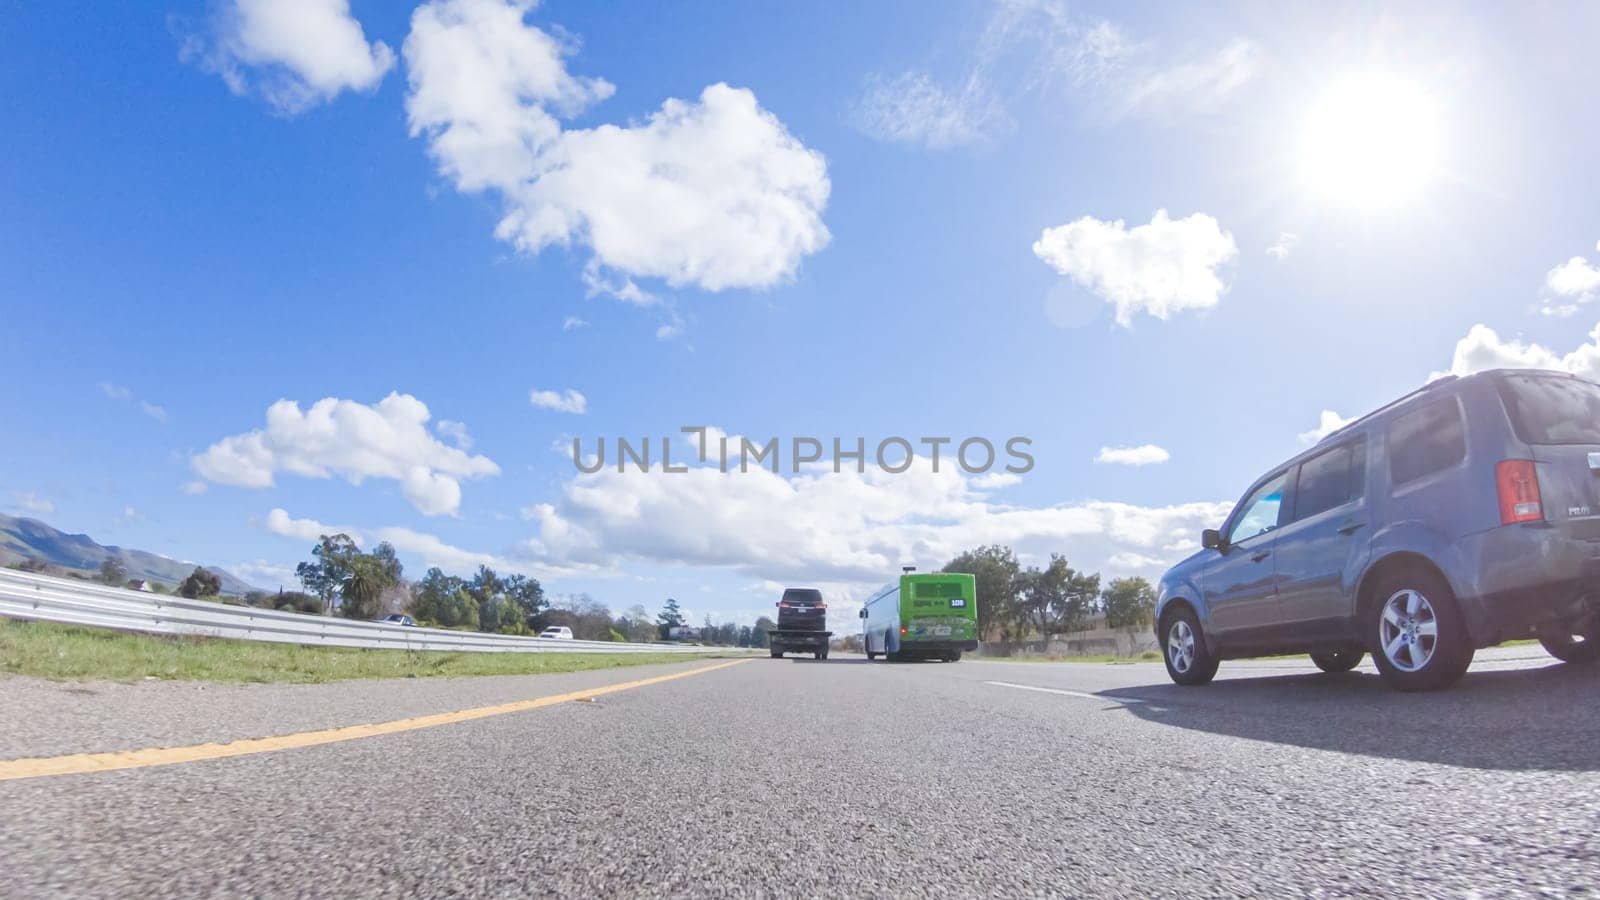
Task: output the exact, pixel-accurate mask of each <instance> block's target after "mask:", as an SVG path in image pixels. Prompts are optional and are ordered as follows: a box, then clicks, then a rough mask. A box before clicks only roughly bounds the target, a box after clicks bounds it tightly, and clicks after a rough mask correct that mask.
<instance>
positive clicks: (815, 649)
mask: <svg viewBox="0 0 1600 900" xmlns="http://www.w3.org/2000/svg"><path fill="white" fill-rule="evenodd" d="M832 636H833V632H831V631H829V630H828V604H826V603H824V602H822V592H821V591H819V590H817V589H816V588H789V589H787V590H785V591H784V592H783V599H782V600H779V601H778V627H777V628H773V629H770V630H769V631H768V632H767V640H768V643H769V644H770V645H771V647H772V658H773V659H781V658H783V654H785V653H812V654H815V655H816V658H817V659H827V658H828V638H830V637H832Z"/></svg>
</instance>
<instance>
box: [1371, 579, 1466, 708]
mask: <svg viewBox="0 0 1600 900" xmlns="http://www.w3.org/2000/svg"><path fill="white" fill-rule="evenodd" d="M1376 596H1377V598H1378V602H1377V603H1376V604H1374V608H1373V613H1372V619H1371V621H1370V622H1369V624H1368V627H1369V628H1371V629H1372V634H1373V636H1374V640H1375V643H1376V645H1377V647H1378V649H1377V650H1376V651H1375V652H1374V653H1373V654H1372V661H1373V662H1374V663H1376V664H1377V666H1378V672H1379V673H1380V674H1382V675H1383V679H1384V680H1385V681H1387V682H1389V684H1390V686H1392V687H1395V688H1398V689H1399V690H1402V691H1431V690H1435V689H1437V688H1442V687H1448V686H1449V685H1451V684H1454V683H1455V682H1456V681H1458V680H1459V679H1460V678H1461V676H1462V675H1464V674H1466V671H1467V666H1469V665H1471V664H1472V644H1471V642H1470V641H1469V640H1468V639H1467V629H1466V626H1465V624H1464V623H1463V622H1462V621H1461V615H1460V613H1459V612H1457V610H1456V599H1455V596H1454V595H1453V594H1452V593H1451V592H1450V586H1449V585H1447V584H1445V583H1444V580H1443V579H1441V578H1440V577H1439V576H1438V575H1435V574H1433V573H1432V572H1428V571H1426V570H1415V569H1405V570H1399V571H1395V572H1393V573H1390V574H1388V575H1385V576H1384V577H1383V578H1382V580H1381V581H1380V582H1379V583H1378V585H1377V591H1376Z"/></svg>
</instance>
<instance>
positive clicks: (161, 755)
mask: <svg viewBox="0 0 1600 900" xmlns="http://www.w3.org/2000/svg"><path fill="white" fill-rule="evenodd" d="M743 662H749V660H748V659H736V660H733V661H731V662H725V663H717V664H716V665H714V666H704V667H701V668H698V669H691V670H689V671H687V672H674V673H672V674H670V675H657V676H655V677H654V678H641V679H639V680H638V681H625V682H622V683H621V684H608V685H603V686H601V687H594V688H588V689H585V690H581V691H571V692H569V693H565V694H555V695H552V696H549V697H535V698H534V699H532V700H517V701H514V702H512V703H500V704H497V705H494V706H478V707H473V708H472V709H458V710H456V711H455V712H447V713H437V714H435V715H431V716H417V717H415V718H411V719H395V720H394V721H392V722H375V723H373V724H371V725H348V726H345V727H343V728H325V729H323V730H321V731H302V732H300V733H299V734H285V735H280V736H278V737H264V738H247V739H245V740H239V741H229V742H228V743H226V744H195V745H193V746H189V747H151V748H148V749H145V750H120V751H115V752H112V753H74V754H71V755H68V756H48V757H38V758H32V759H7V760H0V781H11V780H13V779H18V778H42V777H45V776H48V775H77V774H81V773H84V772H110V771H114V770H116V769H143V768H146V767H149V766H170V765H173V764H175V763H187V762H199V761H201V760H206V759H226V758H227V757H230V756H249V755H250V754H252V753H271V752H273V751H276V750H294V749H297V748H300V747H316V746H318V745H321V744H337V743H339V742H340V741H353V740H357V739H359V738H367V737H377V736H378V735H381V734H398V733H400V732H402V731H416V730H418V729H421V728H436V727H438V726H440V725H454V724H456V723H457V722H470V721H472V720H473V719H487V718H490V717H491V716H503V715H507V714H509V713H518V712H525V711H527V710H530V709H538V708H540V707H542V706H554V705H556V704H558V703H567V702H570V701H573V700H592V699H593V698H595V697H599V696H602V695H605V694H615V693H617V692H619V691H631V690H633V689H634V688H642V687H646V686H648V685H652V684H660V683H662V682H664V681H673V680H676V679H679V678H688V677H689V676H691V675H704V674H705V673H707V672H715V671H716V670H718V669H726V668H728V667H729V666H736V665H738V664H740V663H743Z"/></svg>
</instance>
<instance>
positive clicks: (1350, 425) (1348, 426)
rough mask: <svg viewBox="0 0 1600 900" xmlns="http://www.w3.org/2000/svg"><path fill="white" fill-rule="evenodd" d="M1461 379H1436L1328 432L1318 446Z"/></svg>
mask: <svg viewBox="0 0 1600 900" xmlns="http://www.w3.org/2000/svg"><path fill="white" fill-rule="evenodd" d="M1460 377H1461V376H1459V375H1445V376H1443V377H1440V378H1435V379H1434V380H1432V381H1430V382H1428V383H1427V384H1425V385H1423V386H1422V387H1419V388H1417V389H1416V390H1414V391H1412V392H1411V393H1409V394H1406V395H1405V396H1403V397H1399V398H1397V399H1394V400H1390V401H1389V402H1388V403H1385V404H1384V405H1382V406H1380V407H1378V408H1377V409H1375V410H1373V411H1372V412H1369V413H1367V414H1366V415H1364V416H1357V417H1356V418H1354V419H1351V420H1350V421H1348V422H1346V423H1344V424H1343V425H1340V426H1339V427H1338V428H1335V429H1334V430H1332V431H1330V432H1328V433H1327V434H1326V435H1323V438H1322V440H1320V441H1317V443H1318V444H1322V443H1325V442H1327V441H1331V440H1333V439H1334V438H1336V437H1338V436H1339V435H1341V434H1344V433H1345V432H1346V431H1349V430H1350V429H1352V428H1354V427H1356V426H1357V425H1360V424H1361V423H1362V422H1365V421H1367V420H1368V419H1370V418H1372V417H1373V416H1376V415H1378V414H1379V413H1382V412H1386V411H1388V410H1391V409H1394V408H1395V407H1396V406H1399V405H1400V404H1402V403H1404V402H1406V401H1407V400H1410V399H1411V398H1412V397H1415V396H1417V395H1418V394H1425V393H1427V392H1428V391H1431V390H1433V389H1434V388H1437V387H1439V386H1441V385H1446V384H1449V383H1450V382H1452V381H1457V380H1459V379H1460Z"/></svg>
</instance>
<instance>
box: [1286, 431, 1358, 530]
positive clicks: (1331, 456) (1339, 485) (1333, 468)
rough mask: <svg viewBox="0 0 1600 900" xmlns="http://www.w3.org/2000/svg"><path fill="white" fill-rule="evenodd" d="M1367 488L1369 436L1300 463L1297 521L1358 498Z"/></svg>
mask: <svg viewBox="0 0 1600 900" xmlns="http://www.w3.org/2000/svg"><path fill="white" fill-rule="evenodd" d="M1366 487H1367V439H1366V438H1365V437H1363V438H1360V439H1359V440H1355V441H1351V442H1349V443H1346V444H1344V445H1343V446H1339V447H1334V448H1333V449H1331V450H1326V451H1324V452H1322V453H1319V454H1317V455H1316V456H1313V457H1311V458H1310V459H1308V460H1306V461H1305V462H1303V463H1301V464H1300V477H1299V479H1298V480H1296V482H1295V488H1294V521H1296V522H1298V521H1299V520H1301V519H1309V518H1311V517H1312V516H1314V515H1316V514H1318V513H1322V512H1327V511H1328V510H1330V509H1333V508H1334V507H1336V506H1343V505H1345V504H1346V503H1349V502H1350V501H1352V500H1356V499H1359V498H1360V497H1361V495H1362V494H1363V493H1365V492H1366Z"/></svg>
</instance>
